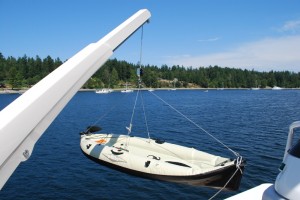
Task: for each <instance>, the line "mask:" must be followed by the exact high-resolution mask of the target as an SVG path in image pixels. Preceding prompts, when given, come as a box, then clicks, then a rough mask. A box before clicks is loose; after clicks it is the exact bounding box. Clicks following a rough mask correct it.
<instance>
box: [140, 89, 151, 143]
mask: <svg viewBox="0 0 300 200" xmlns="http://www.w3.org/2000/svg"><path fill="white" fill-rule="evenodd" d="M141 99H142V107H143V113H144V119H145V124H146V129H147V134H148V138H149V139H150V132H149V128H148V122H147V117H146V111H145V106H144V99H143V95H142V93H141Z"/></svg>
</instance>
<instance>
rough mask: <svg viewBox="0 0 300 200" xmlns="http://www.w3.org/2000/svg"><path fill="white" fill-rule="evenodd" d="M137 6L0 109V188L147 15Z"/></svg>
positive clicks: (142, 22)
mask: <svg viewBox="0 0 300 200" xmlns="http://www.w3.org/2000/svg"><path fill="white" fill-rule="evenodd" d="M150 16H151V14H150V12H149V11H148V10H146V9H144V10H140V11H138V12H137V13H135V14H134V15H133V16H131V17H130V18H129V19H127V20H126V21H125V22H123V23H122V24H121V25H119V26H118V27H117V28H115V29H114V30H113V31H111V32H110V33H109V34H107V35H106V36H105V37H103V38H102V39H101V40H99V41H98V42H96V43H92V44H90V45H88V46H87V47H85V48H84V49H82V50H81V51H80V52H78V53H77V54H76V55H74V56H73V57H72V58H71V59H69V60H68V61H67V62H65V63H64V64H62V65H61V66H60V67H59V68H57V69H56V70H55V71H53V72H52V73H51V74H49V75H48V76H47V77H45V78H44V79H42V80H41V81H40V82H38V83H37V84H36V85H34V86H33V87H32V88H31V89H29V90H28V91H26V92H25V93H24V94H23V95H22V96H20V97H19V98H18V99H16V100H15V101H14V102H12V103H11V104H10V105H8V106H7V107H6V108H4V109H3V110H2V111H1V112H0V189H1V188H2V187H3V185H4V184H5V183H6V181H7V180H8V178H9V177H10V176H11V174H12V173H13V172H14V170H15V169H16V168H17V166H18V165H19V164H20V162H22V161H25V160H27V159H28V158H29V156H30V155H31V153H32V150H33V147H34V144H35V143H36V142H37V140H38V139H39V138H40V136H41V135H42V134H43V133H44V131H45V130H46V129H47V128H48V126H49V125H50V124H51V123H52V121H53V120H54V119H55V118H56V116H57V115H58V114H59V113H60V111H61V110H62V109H63V108H64V107H65V106H66V104H67V103H68V102H69V101H70V99H71V98H72V97H73V96H74V95H75V94H76V92H77V91H78V90H79V89H80V88H81V86H82V85H83V84H84V83H85V82H86V81H87V80H88V79H89V78H90V77H91V76H92V75H93V74H94V73H95V72H96V71H97V70H98V69H99V68H100V67H101V66H102V65H103V64H104V63H105V62H106V61H107V59H108V58H109V57H110V56H111V55H112V54H113V51H114V50H115V49H116V48H117V47H118V46H120V45H121V44H122V43H123V42H124V41H125V40H126V39H127V38H128V37H130V35H132V34H133V33H134V32H135V31H136V30H137V29H138V28H139V27H141V26H142V25H143V24H144V23H145V22H147V20H148V19H149V18H150Z"/></svg>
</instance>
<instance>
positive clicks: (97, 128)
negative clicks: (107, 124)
mask: <svg viewBox="0 0 300 200" xmlns="http://www.w3.org/2000/svg"><path fill="white" fill-rule="evenodd" d="M101 130H102V128H101V127H100V126H88V127H87V128H86V130H85V131H82V132H80V135H87V134H91V133H94V132H97V131H101Z"/></svg>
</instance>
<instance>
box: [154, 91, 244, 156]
mask: <svg viewBox="0 0 300 200" xmlns="http://www.w3.org/2000/svg"><path fill="white" fill-rule="evenodd" d="M150 93H151V94H152V95H154V96H155V97H156V98H158V99H159V100H161V101H162V102H163V103H165V104H166V105H167V106H169V107H170V108H171V109H173V110H174V111H175V112H177V113H178V114H179V115H181V116H182V117H184V118H185V119H186V120H188V121H189V122H191V123H192V124H194V125H195V126H196V127H198V128H199V129H200V130H202V131H203V132H204V133H206V134H207V135H209V136H210V137H212V138H213V139H214V140H215V141H217V142H218V143H220V144H221V145H223V146H224V147H225V148H227V149H228V150H229V151H230V152H232V153H233V154H234V155H235V156H236V157H240V155H239V153H237V152H235V151H234V150H232V149H231V148H230V147H228V146H227V145H226V144H224V143H223V142H222V141H221V140H219V139H218V138H216V137H215V136H213V135H212V134H211V133H209V132H208V131H207V130H205V129H204V128H202V127H201V126H200V125H198V124H197V123H196V122H194V121H193V120H191V119H190V118H188V117H187V116H186V115H184V114H183V113H182V112H180V111H179V110H177V109H176V108H174V107H173V106H172V105H170V104H169V103H168V102H166V101H165V100H163V99H162V98H160V97H159V96H158V95H157V94H155V93H154V92H150Z"/></svg>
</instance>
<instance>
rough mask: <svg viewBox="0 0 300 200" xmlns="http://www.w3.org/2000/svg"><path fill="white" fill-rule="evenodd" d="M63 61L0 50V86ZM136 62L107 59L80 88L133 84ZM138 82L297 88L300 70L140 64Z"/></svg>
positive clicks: (37, 76)
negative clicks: (5, 53) (16, 55)
mask: <svg viewBox="0 0 300 200" xmlns="http://www.w3.org/2000/svg"><path fill="white" fill-rule="evenodd" d="M61 64H63V62H62V61H61V60H60V59H59V58H56V59H53V58H51V57H50V56H47V57H46V58H43V59H42V58H40V57H39V56H36V57H35V58H32V57H27V56H26V55H24V56H23V57H19V58H14V57H12V56H9V57H4V56H3V55H2V53H0V88H2V89H26V88H30V87H31V86H32V85H34V84H36V83H37V82H38V81H39V80H41V79H42V78H44V77H45V76H47V75H48V74H49V73H51V72H52V71H53V70H55V69H56V68H57V67H59V66H60V65H61ZM138 67H139V65H137V64H133V63H128V62H126V61H119V60H117V59H110V60H108V61H107V62H106V63H105V64H104V65H103V66H102V67H101V68H100V69H99V70H98V71H97V72H96V73H95V74H94V75H93V76H92V77H91V78H90V79H89V80H88V81H87V82H86V83H85V84H84V86H83V89H99V88H112V89H114V88H115V89H116V88H117V89H118V88H124V87H125V86H126V85H128V87H132V88H136V87H137V82H138V80H137V75H136V69H137V68H138ZM142 68H143V76H142V85H143V87H146V88H174V87H175V88H272V87H274V86H278V87H281V88H299V87H300V73H295V72H289V71H281V72H278V71H269V72H257V71H254V70H246V69H244V70H242V69H236V68H230V67H220V66H209V67H199V68H192V67H185V66H179V65H174V66H171V67H170V66H167V65H162V66H160V67H158V66H154V65H143V66H142Z"/></svg>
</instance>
